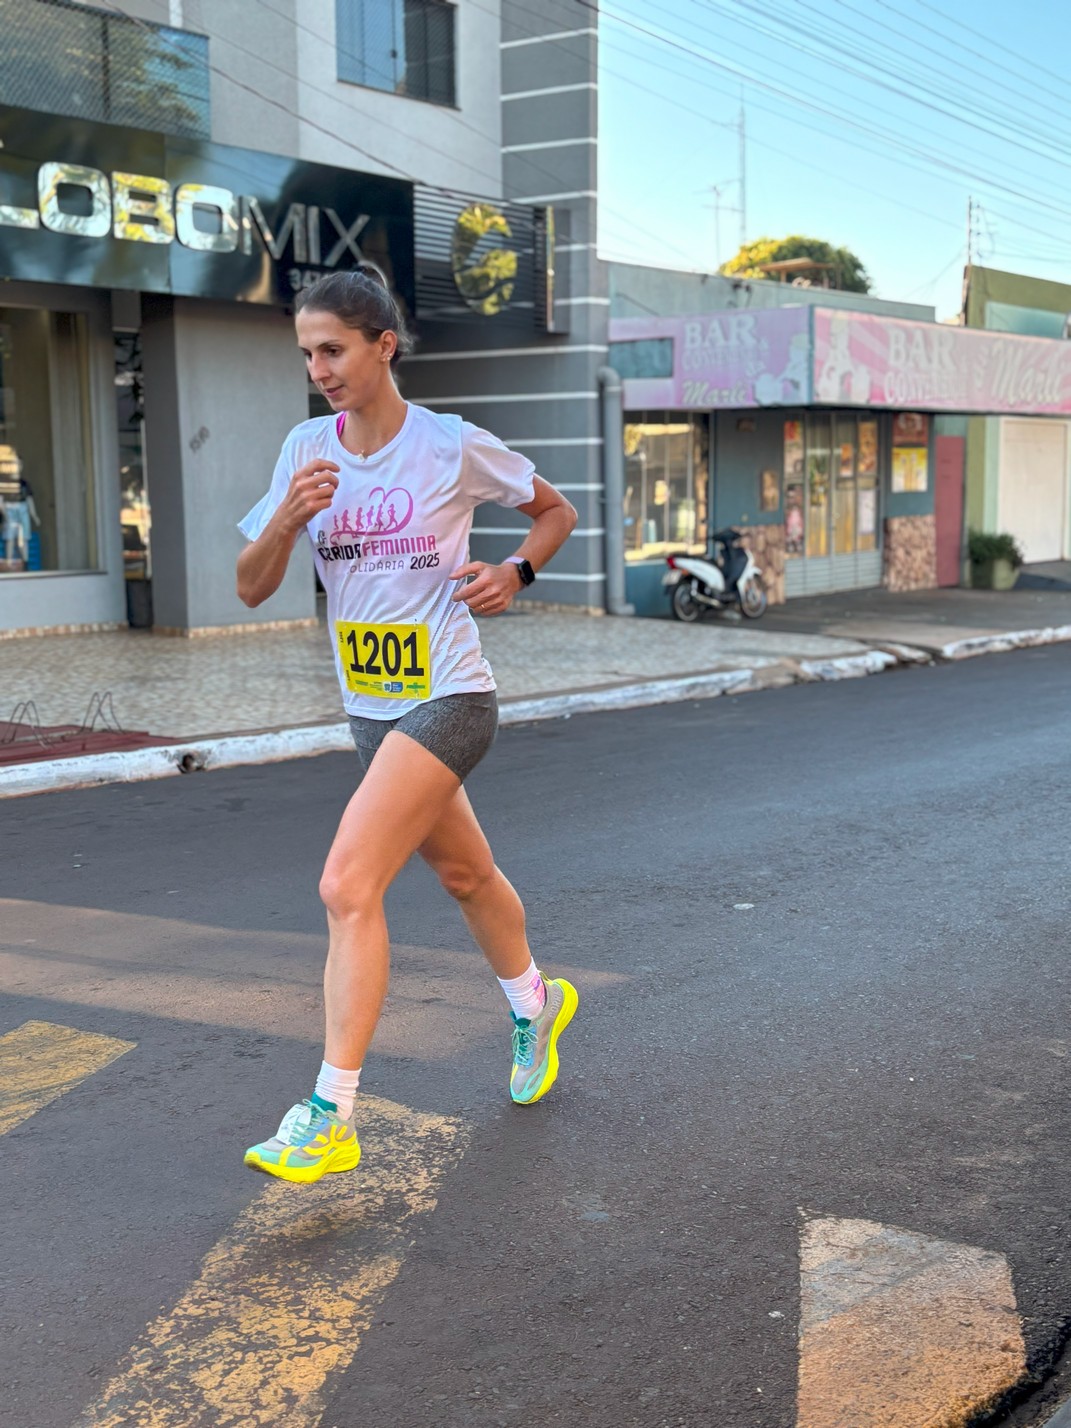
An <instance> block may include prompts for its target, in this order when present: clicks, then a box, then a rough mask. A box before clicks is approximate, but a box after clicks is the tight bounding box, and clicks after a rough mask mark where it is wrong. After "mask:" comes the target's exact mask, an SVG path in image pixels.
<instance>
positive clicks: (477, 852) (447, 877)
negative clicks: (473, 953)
mask: <svg viewBox="0 0 1071 1428" xmlns="http://www.w3.org/2000/svg"><path fill="white" fill-rule="evenodd" d="M420 856H421V857H422V858H423V859H424V860H425V862H426V863H427V864H428V865H429V866H430V867H431V868H432V869H433V870H434V871H435V873H436V874H437V875H438V878H439V881H440V882H441V883H442V885H443V887H444V888H445V889H446V891H447V892H448V893H449V894H450V895H451V897H453V898H456V899H457V903H458V906H459V907H460V908H461V912H462V915H463V916H464V918H465V921H466V923H467V924H468V929H469V931H470V932H471V933H472V937H473V940H474V941H475V943H476V945H477V947H479V949H480V951H481V952H482V953H483V955H484V956H485V957H486V958H487V960H488V962H490V964H491V967H492V969H493V971H494V973H495V976H496V977H502V978H503V979H505V978H509V977H520V976H522V975H523V974H524V973H525V972H526V971H527V970H528V966H529V964H530V962H531V960H532V953H531V950H530V948H529V946H528V937H527V935H526V932H525V923H524V906H523V904H522V903H521V900H520V898H519V897H518V896H517V893H516V892H515V890H514V888H513V886H512V884H511V883H510V882H509V880H508V879H507V878H506V877H505V875H504V874H503V873H502V872H501V871H500V870H499V869H498V868H497V867H496V866H495V860H494V858H493V857H492V856H491V849H490V847H489V845H488V842H487V839H486V837H485V836H484V832H483V829H482V828H481V827H480V825H479V823H478V822H477V821H476V815H475V813H474V812H473V811H472V804H471V803H470V802H469V799H468V795H467V794H466V792H465V790H464V789H463V788H459V789H458V790H457V792H456V793H455V794H454V796H453V798H452V799H451V800H450V802H449V803H448V804H447V806H446V808H445V810H444V811H443V812H442V813H441V814H440V816H439V820H438V822H437V823H436V824H435V826H434V828H433V829H432V830H431V833H430V835H429V836H428V837H427V838H426V839H425V840H424V842H423V843H421V845H420Z"/></svg>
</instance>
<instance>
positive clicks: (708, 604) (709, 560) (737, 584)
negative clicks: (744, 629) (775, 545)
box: [662, 527, 767, 624]
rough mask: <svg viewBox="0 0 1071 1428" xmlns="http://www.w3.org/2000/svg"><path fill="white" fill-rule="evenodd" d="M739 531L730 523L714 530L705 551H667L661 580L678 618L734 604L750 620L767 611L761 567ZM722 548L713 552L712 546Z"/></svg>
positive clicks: (692, 619)
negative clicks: (684, 553)
mask: <svg viewBox="0 0 1071 1428" xmlns="http://www.w3.org/2000/svg"><path fill="white" fill-rule="evenodd" d="M740 540H741V535H740V532H739V531H738V530H733V529H732V528H731V527H730V528H728V529H726V530H722V531H715V532H714V533H713V535H712V536H711V537H710V540H709V542H708V548H707V554H706V555H705V556H701V555H667V556H666V564H667V565H668V566H669V569H668V570H667V571H666V573H665V575H663V577H662V584H663V585H664V586H665V588H666V589H667V590H668V591H669V596H670V604H671V606H672V609H673V613H674V615H675V616H676V617H677V619H678V620H685V621H687V622H688V623H689V624H691V623H692V621H694V620H698V619H699V617H700V615H702V614H704V613H705V612H706V611H707V610H723V609H725V608H727V607H736V608H738V609H739V610H740V613H741V614H742V615H746V616H747V618H748V619H749V620H757V619H758V618H759V616H760V615H763V614H765V612H766V604H767V597H766V588H765V586H764V585H763V583H762V571H761V570H759V568H758V566H757V565H756V564H755V561H754V560H753V558H752V555H751V552H750V551H748V550H744V549H742V548H741V546H740ZM716 547H720V548H721V554H720V555H718V554H716V551H715V548H716Z"/></svg>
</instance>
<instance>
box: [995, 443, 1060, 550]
mask: <svg viewBox="0 0 1071 1428" xmlns="http://www.w3.org/2000/svg"><path fill="white" fill-rule="evenodd" d="M1067 459H1068V452H1067V422H1065V421H1052V420H1049V421H1044V420H1041V421H1036V420H1027V419H1024V418H1021V417H1005V418H1004V420H1003V421H1002V422H1001V424H1000V484H999V487H998V499H997V522H998V524H999V526H1000V529H1001V530H1002V531H1008V532H1010V533H1011V534H1012V535H1013V536H1014V537H1015V538H1016V540H1017V541H1018V542H1019V544H1020V545H1021V546H1022V548H1023V554H1024V556H1025V557H1026V559H1027V560H1028V561H1038V560H1063V559H1064V556H1065V555H1066V553H1067V534H1066V532H1067V475H1068V473H1067Z"/></svg>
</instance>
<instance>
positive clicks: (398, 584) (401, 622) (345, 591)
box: [238, 403, 535, 719]
mask: <svg viewBox="0 0 1071 1428" xmlns="http://www.w3.org/2000/svg"><path fill="white" fill-rule="evenodd" d="M317 457H319V458H322V459H324V460H328V461H333V462H335V463H336V465H338V466H339V467H340V468H341V469H340V471H339V475H338V489H337V490H336V492H335V496H334V499H333V501H332V502H331V505H330V507H329V508H328V509H327V510H325V511H322V512H321V513H320V514H319V515H318V516H316V517H315V519H314V520H312V521H311V522H310V523H309V525H308V526H307V527H306V530H307V531H308V535H309V539H310V541H311V542H312V546H313V553H314V556H313V558H314V560H315V562H316V569H317V572H318V573H319V576H320V580H321V581H322V582H323V586H324V589H325V590H326V591H327V622H328V626H329V629H330V631H331V638H332V640H333V642H334V649H335V666H336V668H337V670H338V677H339V683H340V684H341V686H342V694H343V704H344V706H345V709H346V712H347V713H348V714H359V715H362V716H363V717H365V718H371V719H398V718H400V717H401V716H402V715H403V714H407V713H408V712H409V710H410V709H415V708H416V707H417V706H418V705H419V704H420V703H422V702H423V701H424V700H426V699H441V698H442V697H443V696H444V695H447V694H465V693H469V692H473V691H479V690H489V689H494V687H495V681H494V679H493V677H492V675H491V669H490V666H489V665H488V663H487V661H486V660H485V659H484V658H483V655H482V654H481V652H480V637H479V633H478V631H477V628H476V621H475V620H474V619H473V617H472V615H471V614H470V613H469V609H468V606H467V605H464V604H462V603H461V602H460V601H458V602H454V601H452V600H451V598H450V597H451V596H452V595H453V594H454V592H455V590H456V589H457V588H458V585H459V583H461V582H458V581H454V580H448V579H447V578H446V577H447V576H448V575H449V574H450V572H451V571H452V570H457V569H458V567H459V566H462V565H465V564H466V563H467V561H468V559H469V550H468V547H469V532H470V530H471V528H472V513H473V511H474V509H475V508H476V506H478V505H479V504H480V503H481V502H482V501H494V502H495V503H496V504H497V505H500V506H523V505H525V504H527V502H529V501H531V500H532V499H533V497H534V495H535V488H534V485H533V480H532V478H533V476H534V474H535V467H534V466H533V465H532V463H531V461H529V460H528V458H527V457H526V456H521V455H520V454H519V453H518V452H515V451H510V449H509V448H508V447H506V446H504V445H503V444H502V442H500V441H499V440H498V438H497V437H495V436H492V435H491V434H490V433H489V432H486V431H481V430H480V428H479V427H475V426H473V425H472V423H471V422H467V421H462V420H461V418H460V417H459V416H450V415H446V414H440V413H438V412H432V411H429V410H428V409H427V408H426V407H419V406H414V405H413V404H412V403H410V404H409V405H408V407H407V408H406V415H405V421H404V422H403V423H402V429H401V430H400V431H399V433H398V435H397V436H396V437H395V438H394V440H393V441H390V442H388V443H387V445H386V446H384V447H383V448H382V450H380V451H376V452H373V454H372V455H371V456H368V457H365V458H363V459H362V458H360V457H357V456H355V455H354V454H353V453H352V452H349V451H347V450H346V449H345V447H344V446H343V445H342V442H341V440H340V438H339V434H338V430H337V418H336V417H334V416H326V417H316V418H314V419H313V420H312V421H305V422H302V423H301V425H300V426H296V427H295V428H294V430H293V431H292V432H291V433H290V435H289V436H288V437H287V438H286V441H285V442H284V443H283V449H282V452H281V453H280V456H279V460H278V462H277V464H276V467H275V474H274V475H273V476H272V482H271V488H270V490H269V491H268V493H267V495H266V496H264V497H263V499H262V500H260V501H259V502H258V503H257V504H256V505H255V506H254V507H253V509H252V510H251V511H250V512H249V514H248V515H247V516H246V517H245V519H244V520H242V521H240V522H239V527H238V528H239V530H241V532H242V534H243V535H245V536H246V537H247V538H248V539H249V540H256V539H257V537H258V536H259V535H260V534H261V533H262V532H263V530H264V528H265V526H266V525H267V524H268V522H269V521H270V520H271V518H272V516H273V515H274V514H275V512H276V511H277V510H278V508H279V506H280V505H281V503H282V500H283V497H284V496H285V495H286V492H287V488H288V487H289V485H290V480H291V478H292V476H293V475H294V472H295V471H297V470H298V468H299V467H301V466H304V465H305V464H306V463H307V462H309V461H312V460H313V459H315V458H317Z"/></svg>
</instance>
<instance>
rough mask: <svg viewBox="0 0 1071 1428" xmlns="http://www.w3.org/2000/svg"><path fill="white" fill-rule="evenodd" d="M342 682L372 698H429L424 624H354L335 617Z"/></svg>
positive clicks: (427, 657)
mask: <svg viewBox="0 0 1071 1428" xmlns="http://www.w3.org/2000/svg"><path fill="white" fill-rule="evenodd" d="M335 638H336V639H337V640H338V651H339V656H340V658H341V660H342V670H343V673H344V674H345V676H346V686H347V688H348V689H350V690H352V692H353V693H354V694H365V695H369V696H371V697H372V698H374V699H430V698H431V649H430V641H429V639H428V627H427V625H355V624H351V623H350V622H349V621H347V620H336V621H335Z"/></svg>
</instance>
